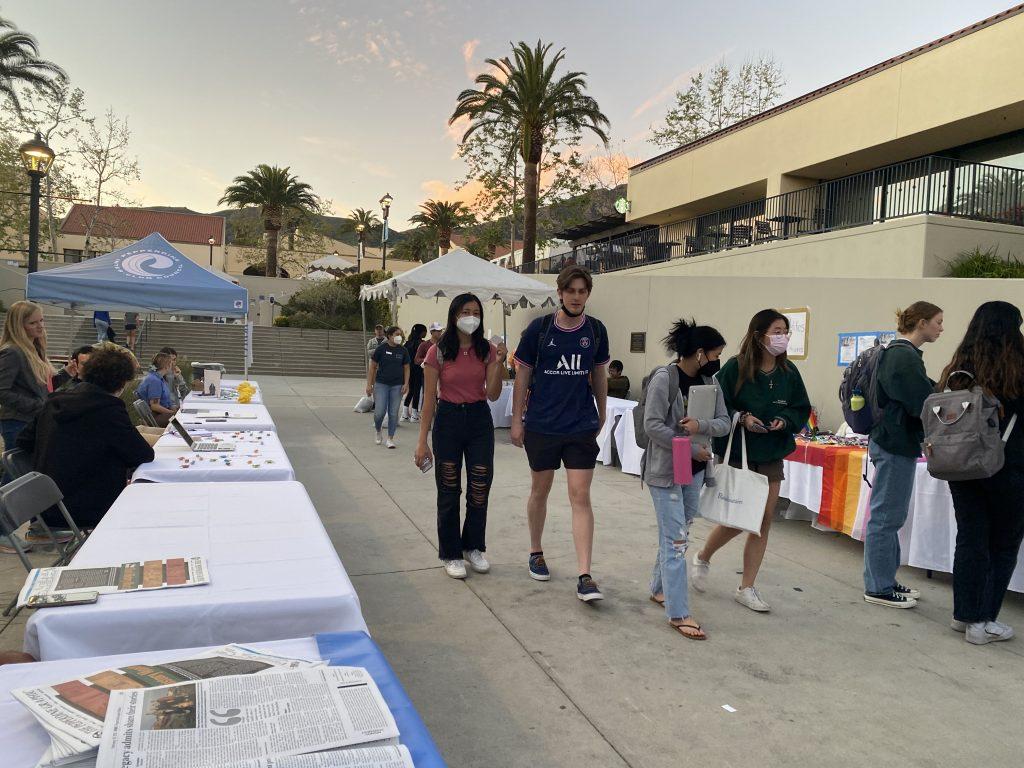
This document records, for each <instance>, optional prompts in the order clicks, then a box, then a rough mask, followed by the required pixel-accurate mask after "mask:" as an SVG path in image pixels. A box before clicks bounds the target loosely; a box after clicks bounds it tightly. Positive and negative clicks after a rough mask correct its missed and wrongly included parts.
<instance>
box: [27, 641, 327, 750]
mask: <svg viewBox="0 0 1024 768" xmlns="http://www.w3.org/2000/svg"><path fill="white" fill-rule="evenodd" d="M322 665H323V662H321V661H305V660H303V659H293V658H287V657H284V656H275V655H273V654H269V653H263V652H261V651H257V650H254V649H251V648H245V647H243V646H239V645H228V646H225V647H223V648H216V649H213V650H210V651H206V652H204V653H200V654H196V655H195V656H193V657H191V658H188V659H180V660H175V661H164V662H160V663H158V664H133V665H131V666H125V667H119V668H116V669H105V670H102V671H100V672H94V673H93V674H90V675H85V676H83V677H80V678H78V679H76V680H66V681H64V682H60V683H54V684H52V685H43V686H35V687H32V688H19V689H16V690H13V691H11V695H12V696H13V697H14V698H15V699H17V700H18V701H19V702H21V704H22V705H23V706H24V707H25V708H26V709H27V710H28V711H29V713H30V714H31V715H32V716H33V717H35V718H36V720H38V721H39V723H40V725H42V726H43V728H45V729H46V731H47V733H49V735H50V738H51V739H52V745H51V747H50V750H49V751H48V752H47V754H45V755H44V756H43V758H42V759H41V760H40V763H39V764H40V765H62V764H67V763H69V762H73V761H77V760H82V759H84V758H86V757H89V756H93V757H94V756H95V754H96V750H97V748H98V747H99V744H100V736H101V734H102V731H103V721H104V718H105V717H106V713H107V705H108V703H109V700H110V692H111V691H115V690H123V689H127V688H152V687H155V686H161V685H169V684H173V683H180V682H185V681H188V680H205V679H209V678H213V677H224V676H227V675H250V674H255V673H258V672H265V671H266V670H268V669H300V668H302V667H315V666H322Z"/></svg>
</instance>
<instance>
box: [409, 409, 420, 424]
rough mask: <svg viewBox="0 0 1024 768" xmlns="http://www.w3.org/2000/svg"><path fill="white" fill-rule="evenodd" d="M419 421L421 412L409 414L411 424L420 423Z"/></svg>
mask: <svg viewBox="0 0 1024 768" xmlns="http://www.w3.org/2000/svg"><path fill="white" fill-rule="evenodd" d="M419 420H420V414H419V411H413V412H412V413H410V414H409V421H411V422H413V423H414V424H415V423H417V422H419Z"/></svg>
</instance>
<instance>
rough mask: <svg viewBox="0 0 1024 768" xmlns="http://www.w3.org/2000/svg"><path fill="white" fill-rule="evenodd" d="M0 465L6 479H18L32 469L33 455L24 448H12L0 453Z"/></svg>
mask: <svg viewBox="0 0 1024 768" xmlns="http://www.w3.org/2000/svg"><path fill="white" fill-rule="evenodd" d="M0 465H2V466H3V470H4V479H5V480H6V481H10V480H17V479H18V478H19V477H21V476H22V475H24V474H26V473H28V472H31V471H32V456H31V454H29V452H28V451H26V450H25V449H23V448H11V449H10V450H7V451H4V452H3V454H0Z"/></svg>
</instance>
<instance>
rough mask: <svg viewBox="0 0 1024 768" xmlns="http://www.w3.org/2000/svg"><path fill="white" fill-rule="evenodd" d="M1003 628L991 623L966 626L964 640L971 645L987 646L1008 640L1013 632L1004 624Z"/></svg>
mask: <svg viewBox="0 0 1024 768" xmlns="http://www.w3.org/2000/svg"><path fill="white" fill-rule="evenodd" d="M1003 627H1005V629H1004V628H1003ZM1003 627H1000V626H998V625H996V623H995V622H992V621H988V622H986V621H977V622H974V623H973V624H968V625H967V632H966V633H965V634H964V639H965V640H967V642H968V643H970V644H971V645H987V644H988V643H995V642H998V641H1000V640H1009V639H1010V638H1011V637H1013V630H1012V629H1010V627H1007V626H1006V625H1005V624H1004V625H1003Z"/></svg>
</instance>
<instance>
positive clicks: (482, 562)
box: [462, 549, 491, 573]
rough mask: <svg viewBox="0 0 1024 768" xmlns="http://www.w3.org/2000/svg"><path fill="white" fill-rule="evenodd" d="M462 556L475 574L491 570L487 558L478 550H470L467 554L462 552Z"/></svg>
mask: <svg viewBox="0 0 1024 768" xmlns="http://www.w3.org/2000/svg"><path fill="white" fill-rule="evenodd" d="M462 556H463V557H464V558H466V560H468V561H469V567H470V568H472V569H473V570H474V571H476V572H477V573H487V572H488V571H489V570H491V564H490V563H489V562H487V558H486V557H484V553H483V552H481V551H480V550H479V549H471V550H469V551H468V552H463V553H462Z"/></svg>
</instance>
